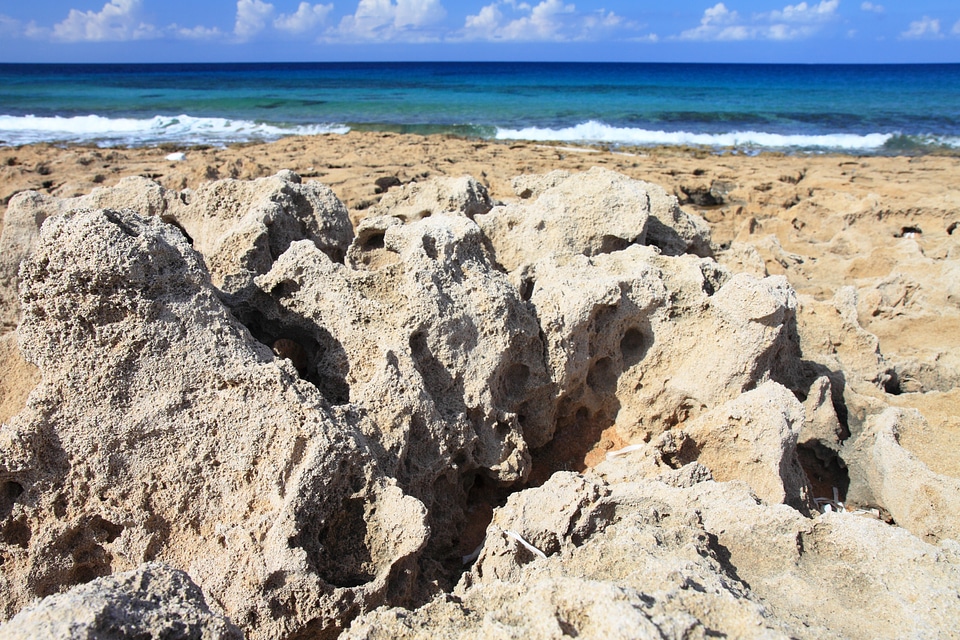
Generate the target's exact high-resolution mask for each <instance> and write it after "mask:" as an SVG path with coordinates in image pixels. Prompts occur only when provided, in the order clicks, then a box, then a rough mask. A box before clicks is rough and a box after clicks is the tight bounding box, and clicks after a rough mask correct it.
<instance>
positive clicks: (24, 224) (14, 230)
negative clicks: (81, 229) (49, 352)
mask: <svg viewBox="0 0 960 640" xmlns="http://www.w3.org/2000/svg"><path fill="white" fill-rule="evenodd" d="M174 197H175V196H174V194H172V193H171V192H169V191H167V190H166V189H164V188H163V187H161V186H160V185H158V184H157V183H155V182H153V181H152V180H148V179H147V178H142V177H140V176H130V177H127V178H122V179H121V180H120V181H119V182H118V183H117V184H116V186H113V187H98V188H96V189H94V190H93V191H91V192H90V193H89V194H88V195H84V196H79V197H75V198H57V197H54V196H49V195H45V194H42V193H38V192H36V191H24V192H21V193H18V194H17V195H15V196H14V197H13V198H11V199H10V203H9V204H8V206H7V212H6V215H5V216H4V219H3V231H2V233H0V332H2V331H9V330H12V329H14V328H16V326H17V324H18V323H19V322H20V304H19V302H18V300H17V282H18V279H17V273H18V271H19V269H20V263H21V262H22V261H23V260H24V259H25V258H26V257H27V256H29V255H30V253H31V252H32V251H33V248H34V246H36V243H37V238H39V236H40V226H41V225H42V224H43V221H44V220H46V219H47V218H49V217H52V216H55V215H60V214H63V213H66V212H68V211H72V210H76V209H96V208H101V207H109V208H113V209H124V208H127V209H133V210H135V211H139V212H140V213H141V215H151V216H152V215H161V214H162V213H163V212H164V211H166V209H167V206H168V205H169V203H170V202H171V201H172V200H173V199H174Z"/></svg>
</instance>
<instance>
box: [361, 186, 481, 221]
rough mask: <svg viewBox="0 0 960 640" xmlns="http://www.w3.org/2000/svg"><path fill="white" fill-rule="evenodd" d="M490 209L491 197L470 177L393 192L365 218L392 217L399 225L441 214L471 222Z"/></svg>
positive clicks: (408, 187)
mask: <svg viewBox="0 0 960 640" xmlns="http://www.w3.org/2000/svg"><path fill="white" fill-rule="evenodd" d="M492 208H493V201H492V200H491V199H490V194H489V193H487V190H486V189H485V188H484V187H483V185H481V184H480V183H478V182H477V181H476V180H475V179H474V178H472V177H471V176H461V177H459V178H447V177H437V178H433V179H432V180H427V181H426V182H409V183H407V184H405V185H403V186H401V187H400V188H398V189H392V190H391V191H389V192H388V193H387V195H385V196H384V197H383V198H382V199H381V200H380V202H379V203H377V204H375V205H374V206H372V207H370V209H369V211H368V212H367V215H368V217H376V216H391V217H394V218H398V219H399V220H401V221H402V222H415V221H417V220H422V219H423V218H428V217H430V216H432V215H439V214H444V213H453V214H457V215H464V216H467V217H468V218H470V219H473V217H474V216H477V215H480V214H484V213H487V212H488V211H490V209H492Z"/></svg>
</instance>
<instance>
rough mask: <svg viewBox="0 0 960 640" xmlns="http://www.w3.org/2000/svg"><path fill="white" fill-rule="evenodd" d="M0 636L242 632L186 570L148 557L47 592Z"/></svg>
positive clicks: (55, 639)
mask: <svg viewBox="0 0 960 640" xmlns="http://www.w3.org/2000/svg"><path fill="white" fill-rule="evenodd" d="M0 638H2V639H3V640H17V639H20V638H23V639H30V640H40V639H44V640H47V639H48V640H85V639H86V638H118V639H129V640H133V639H134V638H136V639H144V640H147V639H150V640H161V639H163V640H189V639H193V638H202V639H203V640H241V638H243V633H242V632H241V631H240V629H238V628H237V627H236V626H234V625H233V624H231V623H230V622H229V621H228V620H226V619H224V618H223V617H222V616H219V615H216V614H214V613H212V612H211V611H210V609H209V608H208V607H207V603H206V600H205V599H204V597H203V593H201V591H200V588H199V587H197V585H196V584H194V583H193V581H192V580H190V576H188V575H187V574H186V573H184V572H183V571H177V570H175V569H171V568H170V567H167V566H165V565H162V564H157V563H147V564H144V565H142V566H140V567H138V568H137V569H134V570H133V571H127V572H124V573H118V574H115V575H112V576H107V577H105V578H98V579H96V580H93V581H92V582H88V583H87V584H83V585H80V586H77V587H74V588H73V589H71V590H70V591H68V592H66V593H62V594H58V595H52V596H47V597H46V598H44V599H43V600H41V601H39V602H37V603H36V604H34V605H31V606H30V607H28V608H26V609H24V610H23V611H21V612H20V613H19V614H17V615H16V616H15V617H14V618H13V619H12V620H10V621H9V622H8V623H6V624H5V625H3V626H2V627H0Z"/></svg>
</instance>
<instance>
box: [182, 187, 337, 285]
mask: <svg viewBox="0 0 960 640" xmlns="http://www.w3.org/2000/svg"><path fill="white" fill-rule="evenodd" d="M166 219H167V220H169V221H171V222H174V223H176V224H178V225H179V226H180V227H181V228H183V229H184V230H185V231H186V233H187V234H188V235H189V237H190V238H192V239H193V245H194V248H195V249H196V250H197V251H199V252H200V253H201V254H202V255H203V256H204V259H205V260H206V262H207V266H208V268H209V269H210V275H211V279H212V281H213V284H214V285H216V286H217V287H219V288H220V289H221V290H222V291H224V292H226V293H229V294H242V293H247V290H248V289H249V288H250V287H252V285H253V278H255V277H256V276H258V275H261V274H264V273H266V272H267V271H269V270H270V267H271V266H272V265H273V263H274V261H275V260H276V259H277V258H278V257H280V255H281V254H283V252H284V251H286V250H287V248H288V247H289V246H290V243H291V242H294V241H296V240H310V241H311V242H313V243H314V244H315V245H316V246H317V248H318V249H320V250H321V251H323V252H324V253H325V254H326V255H328V256H329V257H330V258H331V259H332V260H334V261H336V262H343V258H344V255H345V254H346V250H347V246H348V245H349V244H350V241H351V240H352V239H353V229H352V228H351V226H350V219H349V217H348V216H347V209H346V207H344V206H343V203H342V202H340V201H339V200H338V199H337V197H336V196H335V195H334V194H333V191H331V190H330V189H329V188H328V187H326V186H324V185H322V184H320V183H319V182H315V181H311V182H306V183H303V182H301V180H300V176H298V175H297V174H295V173H293V172H292V171H281V172H279V173H278V174H277V175H275V176H272V177H270V178H260V179H258V180H252V181H244V180H232V179H228V180H217V181H215V182H208V183H206V184H204V185H202V186H201V187H200V188H198V189H197V190H196V191H194V192H185V193H183V194H181V197H180V198H179V199H178V201H177V203H176V204H175V205H174V206H172V207H170V209H169V211H168V212H167V214H166Z"/></svg>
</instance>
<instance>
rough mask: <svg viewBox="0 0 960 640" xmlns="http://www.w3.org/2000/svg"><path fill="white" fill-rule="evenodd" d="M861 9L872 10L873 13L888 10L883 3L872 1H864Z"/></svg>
mask: <svg viewBox="0 0 960 640" xmlns="http://www.w3.org/2000/svg"><path fill="white" fill-rule="evenodd" d="M860 10H861V11H872V12H873V13H883V12H884V11H886V8H885V7H884V6H883V5H882V4H873V3H872V2H864V3H863V4H861V5H860Z"/></svg>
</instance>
